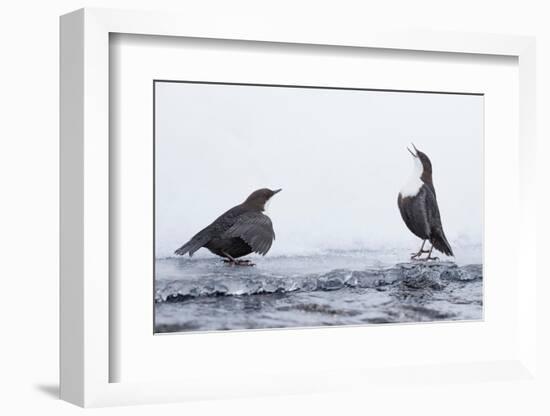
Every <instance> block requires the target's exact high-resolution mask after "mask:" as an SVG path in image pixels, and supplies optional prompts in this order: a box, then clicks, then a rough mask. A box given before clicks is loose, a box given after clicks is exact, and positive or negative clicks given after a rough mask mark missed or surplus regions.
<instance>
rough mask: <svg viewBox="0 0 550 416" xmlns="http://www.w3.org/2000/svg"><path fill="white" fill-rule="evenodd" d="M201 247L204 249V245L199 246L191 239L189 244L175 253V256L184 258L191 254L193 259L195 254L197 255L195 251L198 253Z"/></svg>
mask: <svg viewBox="0 0 550 416" xmlns="http://www.w3.org/2000/svg"><path fill="white" fill-rule="evenodd" d="M201 247H202V244H199V243H198V242H197V241H195V240H194V239H191V240H189V241H188V242H187V243H185V244H184V245H183V246H181V247H180V248H178V249H177V250H176V251H174V254H177V255H179V256H184V255H186V254H187V253H189V257H193V254H194V253H195V251H197V250H198V249H199V248H201Z"/></svg>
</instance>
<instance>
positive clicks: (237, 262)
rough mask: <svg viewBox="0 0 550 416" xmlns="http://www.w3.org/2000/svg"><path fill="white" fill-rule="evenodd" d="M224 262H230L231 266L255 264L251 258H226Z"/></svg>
mask: <svg viewBox="0 0 550 416" xmlns="http://www.w3.org/2000/svg"><path fill="white" fill-rule="evenodd" d="M223 262H224V263H228V264H229V265H230V266H255V264H254V263H252V261H250V260H237V259H233V260H230V259H224V260H223Z"/></svg>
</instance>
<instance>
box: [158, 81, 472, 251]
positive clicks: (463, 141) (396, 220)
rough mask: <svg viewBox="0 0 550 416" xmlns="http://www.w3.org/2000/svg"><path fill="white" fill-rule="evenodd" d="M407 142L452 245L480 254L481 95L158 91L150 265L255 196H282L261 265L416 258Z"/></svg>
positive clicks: (183, 87) (225, 88)
mask: <svg viewBox="0 0 550 416" xmlns="http://www.w3.org/2000/svg"><path fill="white" fill-rule="evenodd" d="M411 141H413V142H414V143H415V145H416V146H417V147H418V148H419V149H420V150H422V151H424V152H425V153H426V154H427V155H428V156H429V157H430V159H431V161H432V165H433V171H434V184H435V187H436V191H437V197H438V203H439V208H440V211H441V216H442V220H443V227H444V230H445V232H446V234H447V237H448V239H449V241H450V243H451V245H452V246H461V245H468V244H480V243H481V240H482V208H483V205H482V204H483V199H482V191H483V165H482V163H483V162H482V161H483V97H481V96H467V95H448V94H421V93H398V92H375V91H346V90H320V89H307V88H281V87H256V86H236V85H208V84H185V83H165V82H162V83H157V84H156V149H155V150H156V251H157V252H156V255H157V257H163V256H168V255H171V254H172V253H173V251H174V250H175V249H176V248H178V247H179V246H180V245H182V244H183V243H185V242H186V241H187V240H188V239H189V238H191V237H192V236H193V235H194V234H195V233H196V232H198V231H199V230H200V229H202V228H203V227H205V226H206V225H208V224H210V223H211V222H212V221H213V220H214V219H215V218H216V217H217V216H219V215H220V214H221V213H222V212H224V211H226V210H227V209H229V208H231V207H232V206H234V205H237V204H238V203H240V202H242V201H243V200H244V199H246V197H247V196H248V195H249V194H250V193H251V192H252V191H254V190H255V189H258V188H263V187H268V188H272V189H275V188H283V191H282V192H281V193H280V194H277V195H276V196H275V197H274V198H273V200H272V202H271V204H270V207H269V210H268V215H269V216H270V217H271V219H272V221H273V224H274V228H275V233H276V235H277V238H276V240H275V242H274V245H273V247H272V249H271V251H270V253H269V254H268V255H277V254H301V253H309V252H314V251H317V250H320V249H343V250H347V249H357V248H360V249H362V248H370V249H377V248H380V247H384V248H388V247H392V246H395V247H407V248H408V249H409V250H410V251H412V250H414V249H418V246H419V244H420V240H418V239H417V238H416V237H415V236H413V235H412V234H411V233H410V232H409V231H408V229H407V228H406V227H405V224H404V223H403V221H402V219H401V217H400V214H399V210H398V208H397V194H398V192H399V190H400V188H401V187H402V185H403V184H404V183H405V182H406V181H407V180H408V178H409V176H410V173H411V170H412V157H411V155H410V154H409V153H408V152H407V150H406V146H407V145H409V143H410V142H411ZM205 253H208V252H207V250H206V249H202V250H200V251H199V252H198V253H197V254H205ZM407 253H408V252H407ZM208 254H209V253H208Z"/></svg>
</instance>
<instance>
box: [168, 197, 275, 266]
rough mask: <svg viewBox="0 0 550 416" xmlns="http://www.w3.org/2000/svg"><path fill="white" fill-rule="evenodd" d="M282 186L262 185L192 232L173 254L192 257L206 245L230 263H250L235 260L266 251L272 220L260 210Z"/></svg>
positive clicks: (273, 238)
mask: <svg viewBox="0 0 550 416" xmlns="http://www.w3.org/2000/svg"><path fill="white" fill-rule="evenodd" d="M280 191H281V189H277V190H275V191H272V190H271V189H267V188H263V189H258V190H257V191H254V192H252V194H250V196H249V197H248V198H247V199H246V200H245V201H244V202H243V203H242V204H239V205H237V206H235V207H233V208H231V209H230V210H228V211H226V212H224V213H223V214H222V215H220V216H219V217H218V218H216V220H214V222H212V224H210V225H208V226H207V227H206V228H204V229H202V230H201V231H199V232H198V233H197V234H195V235H194V236H193V237H192V238H191V239H190V240H189V241H188V242H187V243H185V244H184V245H183V246H181V247H180V248H178V249H177V250H176V251H175V254H178V255H181V256H183V255H185V254H187V253H188V254H189V256H192V255H193V254H194V253H195V252H196V251H197V250H198V249H200V248H201V247H205V248H207V249H208V250H210V251H211V252H212V253H214V254H216V255H218V256H221V257H224V258H225V259H226V260H227V261H228V262H230V263H233V264H251V263H250V262H248V261H246V260H236V259H238V258H239V257H243V256H246V255H248V254H250V253H253V252H254V253H258V254H261V255H265V254H267V252H268V251H269V249H270V248H271V245H272V243H273V240H275V232H274V231H273V224H272V223H271V219H270V218H269V217H268V216H267V215H265V214H264V213H263V212H264V210H265V204H266V203H267V201H269V199H271V197H272V196H273V195H275V194H276V193H278V192H280Z"/></svg>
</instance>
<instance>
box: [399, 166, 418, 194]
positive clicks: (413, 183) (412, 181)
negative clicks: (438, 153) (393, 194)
mask: <svg viewBox="0 0 550 416" xmlns="http://www.w3.org/2000/svg"><path fill="white" fill-rule="evenodd" d="M422 170H423V168H422V162H421V161H420V159H419V158H417V157H415V158H414V159H413V171H412V174H411V177H410V178H409V180H408V181H407V182H406V183H405V185H404V186H403V187H402V188H401V191H400V192H399V193H400V194H401V197H402V198H407V197H412V196H416V194H418V191H420V188H421V187H422V184H423V182H422V179H420V177H421V176H422Z"/></svg>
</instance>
